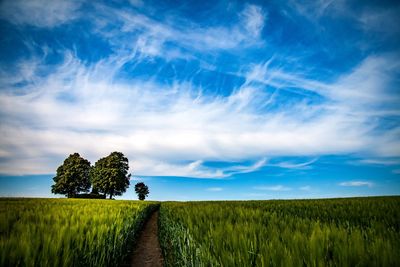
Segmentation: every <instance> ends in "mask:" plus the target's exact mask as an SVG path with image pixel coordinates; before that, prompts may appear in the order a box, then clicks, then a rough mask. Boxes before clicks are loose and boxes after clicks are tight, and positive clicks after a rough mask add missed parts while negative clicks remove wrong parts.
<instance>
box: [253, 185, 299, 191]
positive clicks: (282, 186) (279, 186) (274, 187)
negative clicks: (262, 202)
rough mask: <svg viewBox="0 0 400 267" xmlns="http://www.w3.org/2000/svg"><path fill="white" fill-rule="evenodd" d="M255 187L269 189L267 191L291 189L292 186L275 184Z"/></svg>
mask: <svg viewBox="0 0 400 267" xmlns="http://www.w3.org/2000/svg"><path fill="white" fill-rule="evenodd" d="M254 189H257V190H267V191H291V190H292V188H291V187H287V186H284V185H273V186H255V187H254Z"/></svg>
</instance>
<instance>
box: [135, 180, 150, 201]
mask: <svg viewBox="0 0 400 267" xmlns="http://www.w3.org/2000/svg"><path fill="white" fill-rule="evenodd" d="M135 192H136V194H137V195H138V197H139V200H144V199H145V198H146V197H147V196H148V195H149V193H150V191H149V187H148V186H147V185H145V184H144V183H142V182H140V183H137V184H136V185H135Z"/></svg>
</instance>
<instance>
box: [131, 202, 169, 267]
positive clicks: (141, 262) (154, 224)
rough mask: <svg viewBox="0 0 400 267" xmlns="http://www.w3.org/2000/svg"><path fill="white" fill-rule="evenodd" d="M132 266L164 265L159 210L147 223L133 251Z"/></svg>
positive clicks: (157, 266)
mask: <svg viewBox="0 0 400 267" xmlns="http://www.w3.org/2000/svg"><path fill="white" fill-rule="evenodd" d="M130 266H132V267H162V266H163V257H162V253H161V248H160V242H159V240H158V210H157V211H155V212H154V213H153V214H152V215H151V217H150V219H149V220H148V221H147V222H146V223H145V225H144V227H143V230H142V232H141V233H140V235H139V239H138V242H137V245H136V248H135V250H134V252H133V256H132V261H131V264H130Z"/></svg>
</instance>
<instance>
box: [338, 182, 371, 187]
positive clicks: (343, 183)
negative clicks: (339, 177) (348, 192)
mask: <svg viewBox="0 0 400 267" xmlns="http://www.w3.org/2000/svg"><path fill="white" fill-rule="evenodd" d="M339 185H340V186H368V187H373V186H374V183H372V182H368V181H348V182H342V183H340V184H339Z"/></svg>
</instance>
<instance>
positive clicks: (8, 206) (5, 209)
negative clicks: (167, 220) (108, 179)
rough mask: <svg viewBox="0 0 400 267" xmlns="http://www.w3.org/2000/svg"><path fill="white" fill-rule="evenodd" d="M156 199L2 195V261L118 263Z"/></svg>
mask: <svg viewBox="0 0 400 267" xmlns="http://www.w3.org/2000/svg"><path fill="white" fill-rule="evenodd" d="M155 206H156V204H155V203H152V202H139V201H109V200H88V199H86V200H78V199H1V200H0V266H116V265H118V264H120V263H121V262H122V261H123V260H124V257H125V256H126V254H127V252H128V249H129V247H130V246H131V245H132V242H133V239H134V237H135V233H137V231H138V229H139V228H140V227H141V224H142V223H143V221H144V220H145V219H146V218H147V215H148V214H149V213H150V212H151V209H153V208H154V207H155Z"/></svg>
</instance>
